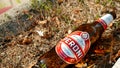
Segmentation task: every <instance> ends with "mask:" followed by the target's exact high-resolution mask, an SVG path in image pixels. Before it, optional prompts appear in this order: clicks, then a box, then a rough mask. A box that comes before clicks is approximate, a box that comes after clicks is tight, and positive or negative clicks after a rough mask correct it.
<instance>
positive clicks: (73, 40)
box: [33, 11, 116, 68]
mask: <svg viewBox="0 0 120 68" xmlns="http://www.w3.org/2000/svg"><path fill="white" fill-rule="evenodd" d="M115 18H116V13H115V12H114V11H111V12H109V13H108V14H106V15H104V16H102V17H101V18H99V19H98V20H96V21H94V22H93V23H89V24H82V25H80V26H79V27H78V28H77V29H75V30H74V31H73V32H72V33H71V34H69V35H68V36H67V37H65V38H63V39H62V40H60V42H58V44H57V45H56V46H55V47H53V48H52V49H51V50H50V51H49V52H47V53H45V54H44V55H43V56H41V57H40V58H39V60H38V62H37V63H36V64H35V65H34V66H33V68H65V67H66V66H67V65H69V64H75V63H78V62H79V61H80V60H81V59H82V58H83V57H84V56H85V54H86V53H87V52H88V50H89V48H90V46H91V45H92V44H93V43H94V42H95V41H96V40H98V39H99V38H100V37H101V35H102V33H103V32H104V31H105V30H106V28H107V26H108V25H109V24H110V23H111V21H112V20H113V19H115Z"/></svg>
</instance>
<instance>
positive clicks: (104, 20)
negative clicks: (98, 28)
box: [97, 14, 113, 30]
mask: <svg viewBox="0 0 120 68" xmlns="http://www.w3.org/2000/svg"><path fill="white" fill-rule="evenodd" d="M112 20H113V16H112V15H111V14H106V15H104V16H102V17H101V18H100V19H98V20H97V21H98V22H99V23H100V24H101V25H102V26H103V28H104V30H105V29H106V28H107V26H108V25H109V24H110V23H111V22H112Z"/></svg>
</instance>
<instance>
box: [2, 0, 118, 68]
mask: <svg viewBox="0 0 120 68" xmlns="http://www.w3.org/2000/svg"><path fill="white" fill-rule="evenodd" d="M51 1H54V0H51ZM58 1H59V2H58V3H57V4H56V3H52V4H50V3H48V2H47V3H44V4H42V6H39V8H37V7H33V8H32V9H31V10H23V13H22V14H21V15H19V16H17V17H16V19H15V20H14V21H10V22H9V23H10V24H13V25H11V26H12V27H11V26H5V27H2V26H1V27H0V30H1V31H0V32H1V34H0V68H31V66H32V65H34V64H35V63H36V61H37V59H38V58H39V57H40V56H41V55H42V54H44V53H45V52H47V51H49V50H50V49H51V48H52V47H54V46H55V45H56V44H57V42H58V41H59V40H60V39H62V38H64V37H65V36H66V35H67V34H69V33H70V32H71V31H72V30H74V29H75V28H76V27H78V26H79V25H81V24H83V23H91V22H93V21H94V20H96V19H98V18H99V17H101V16H102V15H103V14H105V13H106V12H107V11H109V10H111V9H114V10H116V13H117V18H116V19H115V20H114V21H113V25H111V26H109V27H108V29H107V30H106V31H105V32H104V34H103V35H102V37H101V38H100V39H99V40H98V41H97V42H96V43H95V44H94V45H91V48H90V50H89V52H88V53H87V55H86V56H85V58H84V59H83V60H82V61H80V62H79V63H78V64H75V65H74V66H73V68H111V67H112V66H113V64H114V63H115V62H116V59H117V58H118V57H120V54H119V55H118V51H119V50H120V28H119V26H120V1H119V0H102V1H100V0H90V1H89V0H58ZM10 24H9V25H10ZM5 25H6V24H5ZM14 25H16V26H14ZM38 32H40V35H39V33H38Z"/></svg>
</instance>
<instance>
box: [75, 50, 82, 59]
mask: <svg viewBox="0 0 120 68" xmlns="http://www.w3.org/2000/svg"><path fill="white" fill-rule="evenodd" d="M76 54H77V56H78V57H79V58H80V57H81V56H82V52H81V51H80V50H78V51H77V52H76Z"/></svg>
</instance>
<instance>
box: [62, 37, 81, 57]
mask: <svg viewBox="0 0 120 68" xmlns="http://www.w3.org/2000/svg"><path fill="white" fill-rule="evenodd" d="M64 40H65V43H67V44H68V45H69V46H70V47H71V49H72V51H73V52H75V53H76V55H77V57H78V58H81V56H82V52H81V50H80V48H79V45H77V44H76V43H75V42H74V41H73V40H72V39H70V38H65V39H64Z"/></svg>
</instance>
